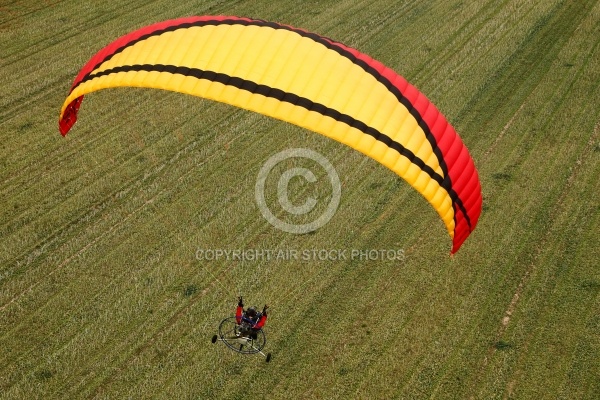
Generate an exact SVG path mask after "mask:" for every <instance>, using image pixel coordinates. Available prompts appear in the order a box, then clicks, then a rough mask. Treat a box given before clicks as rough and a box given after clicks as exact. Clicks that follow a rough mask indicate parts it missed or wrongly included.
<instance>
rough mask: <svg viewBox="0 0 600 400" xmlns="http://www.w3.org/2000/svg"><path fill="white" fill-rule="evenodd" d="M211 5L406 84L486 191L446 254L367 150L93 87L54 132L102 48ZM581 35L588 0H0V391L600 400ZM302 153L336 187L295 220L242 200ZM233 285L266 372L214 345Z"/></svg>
mask: <svg viewBox="0 0 600 400" xmlns="http://www.w3.org/2000/svg"><path fill="white" fill-rule="evenodd" d="M204 14H211V15H220V14H223V15H238V16H248V17H254V18H260V19H265V20H272V21H277V22H280V23H284V24H289V25H293V26H297V27H302V28H304V29H307V30H310V31H313V32H317V33H319V34H321V35H324V36H327V37H331V38H334V39H335V40H337V41H340V42H342V43H345V44H347V45H349V46H352V47H355V48H357V49H359V50H360V51H362V52H364V53H367V54H369V55H371V56H372V57H374V58H375V59H378V60H380V61H381V62H383V63H384V64H385V65H387V66H390V67H391V68H393V69H394V70H395V71H397V72H398V73H400V74H401V75H403V76H404V77H406V78H407V79H408V80H409V81H410V82H411V83H413V84H414V85H415V86H417V87H418V88H419V89H420V90H421V91H422V92H423V93H425V94H426V95H427V97H429V98H430V99H431V100H432V102H433V103H434V104H436V105H437V106H438V108H439V109H440V110H441V111H442V112H443V113H444V114H445V115H446V117H447V118H448V120H449V121H450V122H451V123H452V124H453V125H454V127H455V128H456V130H457V131H458V132H459V134H460V135H461V137H462V138H463V141H464V142H465V144H466V145H467V147H468V148H469V150H470V152H471V155H472V156H473V158H474V160H475V163H476V165H477V168H478V170H479V174H480V179H481V182H482V187H483V196H484V210H483V213H482V216H481V218H480V221H479V225H478V227H477V229H476V230H475V232H474V233H473V234H472V235H471V236H470V238H469V239H468V240H467V241H466V242H465V244H464V245H463V247H462V249H461V250H460V251H459V252H458V253H457V254H456V255H455V256H454V257H453V258H451V257H449V250H450V247H451V240H450V238H449V237H448V235H447V233H446V230H445V228H444V226H443V224H442V222H441V221H440V219H439V218H438V216H437V214H436V213H435V211H434V210H433V208H432V207H431V206H429V204H428V203H427V202H426V201H425V200H424V199H423V198H422V197H421V196H420V195H419V194H417V193H416V192H415V191H414V190H413V189H411V188H410V187H409V186H408V185H407V184H405V183H404V182H403V181H401V180H400V179H399V178H398V177H397V176H396V175H394V174H393V173H391V172H390V171H389V170H387V169H386V168H384V167H383V166H381V165H379V164H378V163H376V162H375V161H373V160H371V159H368V158H367V157H365V156H363V155H362V154H359V153H358V152H356V151H354V150H352V149H350V148H348V147H346V146H343V145H341V144H339V143H336V142H333V141H332V140H330V139H326V138H324V137H321V136H320V135H316V134H314V133H311V132H308V131H305V130H303V129H301V128H298V127H295V126H292V125H290V124H286V123H284V122H280V121H276V120H273V119H269V118H267V117H264V116H261V115H258V114H254V113H250V112H246V111H244V110H241V109H237V108H234V107H231V106H227V105H224V104H220V103H215V102H211V101H208V100H204V99H200V98H194V97H191V96H184V95H181V94H177V93H170V92H163V91H158V90H144V89H114V90H106V91H100V92H97V93H94V94H91V95H89V96H87V97H86V100H85V102H84V104H83V106H82V109H81V112H80V114H79V121H78V123H77V124H76V125H75V127H74V129H73V130H72V131H71V133H70V134H69V135H68V136H67V137H66V138H63V137H62V136H61V135H60V134H59V132H58V122H57V121H58V113H59V110H60V107H61V105H62V103H63V101H64V99H65V97H66V95H67V92H68V90H69V88H70V85H71V83H72V81H73V79H74V77H75V76H76V75H77V72H78V71H79V69H80V68H81V67H82V66H83V64H84V63H85V62H86V61H87V60H88V59H89V58H90V57H91V56H92V55H93V54H94V53H95V52H96V51H97V50H99V49H100V48H101V47H103V46H104V45H106V44H108V43H110V42H111V41H112V40H114V39H116V38H117V37H119V36H121V35H123V34H126V33H128V32H130V31H132V30H135V29H137V28H140V27H142V26H145V25H148V24H151V23H154V22H158V21H162V20H166V19H171V18H177V17H182V16H189V15H204ZM599 44H600V2H598V1H596V0H591V1H590V0H577V1H575V0H564V1H559V0H542V1H537V2H531V1H526V0H503V1H496V0H479V1H459V0H451V1H441V0H435V1H434V0H432V1H411V0H406V1H398V2H393V1H390V0H380V1H377V0H374V1H350V0H336V1H319V2H317V1H303V2H299V1H262V0H260V1H241V0H240V1H231V2H227V1H220V0H215V1H203V0H202V1H201V0H196V1H182V2H171V1H166V0H154V1H145V2H142V1H138V0H125V1H121V2H114V1H109V0H99V1H78V0H74V1H54V0H53V1H33V0H5V1H2V2H0V66H1V69H0V82H1V83H2V85H1V89H0V93H1V95H0V398H1V399H28V398H40V399H50V398H59V399H74V398H115V399H121V398H151V397H152V398H176V399H216V398H223V399H237V398H240V399H241V398H251V397H252V398H285V399H296V398H297V399H309V398H318V399H330V398H364V399H375V398H379V399H390V398H399V399H406V398H453V399H492V398H494V399H500V398H501V399H506V398H519V399H536V400H538V399H546V398H547V399H558V398H560V399H598V398H600V268H599V265H600V261H599V260H600V250H599V245H600V201H599V198H600V47H599ZM297 147H306V148H310V149H313V150H316V151H318V152H319V153H321V154H323V155H324V156H325V157H326V158H327V159H328V160H329V161H330V162H331V163H332V164H333V165H334V167H335V169H336V171H337V173H338V174H339V176H340V179H341V181H342V197H341V203H340V206H339V208H338V210H337V212H336V213H335V215H334V217H333V218H332V220H331V221H330V222H329V223H328V224H326V225H325V226H323V227H322V228H320V229H319V230H317V231H316V232H313V233H311V234H304V235H293V234H288V233H285V232H282V231H280V230H277V229H275V228H274V227H272V226H271V225H270V224H269V223H268V222H267V221H266V220H265V219H264V218H263V217H262V215H261V214H260V211H259V208H258V206H257V204H256V201H255V198H254V186H255V183H256V178H257V174H258V172H259V170H260V168H261V167H262V165H263V164H264V162H265V161H266V160H267V159H268V158H269V157H271V156H272V155H274V154H275V153H277V152H279V151H282V150H285V149H288V148H297ZM301 189H302V188H299V189H298V190H299V192H300V193H299V194H298V198H302V197H303V196H304V195H305V194H306V193H305V192H302V190H301ZM207 249H230V250H231V249H242V250H260V249H262V250H265V249H282V250H290V249H291V250H297V251H303V250H313V249H316V250H319V249H346V250H348V251H350V250H351V249H358V250H369V249H395V250H401V251H402V254H403V257H402V260H395V261H391V260H385V261H382V260H376V261H364V260H363V261H361V260H356V259H354V260H352V259H350V258H348V259H346V260H332V259H327V260H318V259H317V260H311V261H304V260H302V259H299V260H273V259H272V260H266V259H264V258H262V259H258V260H246V261H244V262H241V261H232V260H229V261H227V260H223V259H221V260H210V261H206V260H198V258H197V254H199V251H201V250H207ZM240 294H243V295H244V297H245V299H247V301H246V304H247V305H252V304H256V305H258V306H260V307H262V305H263V304H264V303H268V304H269V305H270V306H271V310H270V311H271V312H270V314H269V321H268V323H267V326H266V328H265V331H266V333H267V336H268V344H267V348H266V350H267V351H269V352H271V353H272V354H273V359H272V361H271V362H270V363H268V364H267V363H265V362H264V359H263V358H262V357H261V356H242V355H239V354H236V353H233V352H232V351H230V350H229V349H227V348H226V347H225V346H223V345H222V344H217V345H213V344H212V343H211V342H210V338H211V336H212V335H213V334H214V333H216V330H217V327H218V324H219V322H220V321H221V319H223V318H224V317H226V316H229V315H231V314H232V313H233V312H234V310H235V305H236V302H237V300H236V296H238V295H240Z"/></svg>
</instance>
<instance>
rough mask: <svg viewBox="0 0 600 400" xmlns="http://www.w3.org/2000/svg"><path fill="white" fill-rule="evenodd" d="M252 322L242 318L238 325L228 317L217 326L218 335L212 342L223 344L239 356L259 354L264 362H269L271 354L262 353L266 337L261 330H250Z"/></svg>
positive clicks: (233, 318) (235, 319)
mask: <svg viewBox="0 0 600 400" xmlns="http://www.w3.org/2000/svg"><path fill="white" fill-rule="evenodd" d="M252 325H253V322H252V321H251V320H250V319H248V318H246V317H245V316H242V317H241V319H240V323H239V324H238V321H237V318H236V317H228V318H225V319H224V320H223V321H221V324H219V334H218V335H214V336H213V337H212V342H213V343H216V342H217V340H220V341H222V342H223V343H225V345H226V346H227V347H229V348H230V349H231V350H233V351H235V352H237V353H241V354H256V353H260V354H261V355H262V356H263V357H265V359H266V361H267V362H269V361H271V353H267V354H265V353H263V351H262V350H263V348H264V347H265V345H266V344H267V337H266V336H265V332H264V331H263V330H262V329H252Z"/></svg>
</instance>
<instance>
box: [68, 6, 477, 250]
mask: <svg viewBox="0 0 600 400" xmlns="http://www.w3.org/2000/svg"><path fill="white" fill-rule="evenodd" d="M119 86H130V87H150V88H157V89H165V90H172V91H177V92H181V93H187V94H191V95H195V96H199V97H204V98H207V99H212V100H216V101H221V102H224V103H228V104H231V105H234V106H237V107H241V108H244V109H247V110H251V111H255V112H258V113H261V114H265V115H268V116H271V117H273V118H277V119H281V120H284V121H287V122H290V123H293V124H296V125H299V126H301V127H304V128H307V129H310V130H312V131H314V132H317V133H320V134H323V135H325V136H327V137H329V138H332V139H334V140H337V141H339V142H341V143H344V144H346V145H348V146H350V147H352V148H354V149H356V150H358V151H360V152H361V153H363V154H365V155H367V156H369V157H371V158H373V159H375V160H376V161H378V162H380V163H381V164H383V165H384V166H386V167H387V168H389V169H391V170H392V171H394V172H395V173H396V174H398V175H399V176H401V177H402V178H404V179H405V180H406V181H407V182H408V183H409V184H410V185H412V186H413V187H414V188H415V189H416V190H417V191H418V192H419V193H421V194H422V195H423V196H424V197H425V198H426V199H427V200H428V201H429V203H430V204H431V205H432V206H433V207H434V208H435V210H436V211H437V213H438V214H439V216H440V218H441V219H442V221H443V222H444V224H445V225H446V228H447V230H448V233H449V234H450V236H451V237H452V240H453V245H452V250H451V252H452V253H455V252H456V251H457V250H458V249H459V248H460V246H461V245H462V243H463V242H464V241H465V239H466V238H467V237H468V236H469V234H470V233H471V232H472V231H473V229H474V228H475V226H476V224H477V220H478V219H479V215H480V213H481V203H482V198H481V185H480V182H479V178H478V174H477V171H476V169H475V165H474V162H473V160H472V158H471V156H470V155H469V152H468V150H467V148H466V147H465V145H464V144H463V142H462V140H461V139H460V138H459V136H458V134H457V133H456V131H455V130H454V128H453V127H452V126H451V125H450V124H449V123H448V121H447V120H446V118H444V116H443V115H442V114H441V113H440V112H439V111H438V110H437V108H436V107H435V106H434V105H433V104H432V103H431V102H430V101H429V100H428V99H427V98H426V97H425V96H424V95H423V94H422V93H420V92H419V91H418V90H417V89H416V88H415V87H414V86H412V85H410V84H409V83H408V82H407V81H406V80H405V79H404V78H402V77H401V76H400V75H398V74H397V73H395V72H394V71H392V70H391V69H389V68H387V67H385V66H384V65H383V64H381V63H380V62H378V61H376V60H373V59H372V58H370V57H369V56H367V55H365V54H362V53H360V52H359V51H358V50H355V49H352V48H350V47H347V46H345V45H343V44H341V43H338V42H335V41H333V40H331V39H328V38H325V37H322V36H319V35H317V34H314V33H311V32H307V31H304V30H301V29H297V28H293V27H290V26H287V25H281V24H277V23H274V22H267V21H262V20H254V19H248V18H238V17H227V16H218V17H215V16H202V17H188V18H181V19H176V20H170V21H165V22H161V23H158V24H154V25H150V26H147V27H144V28H142V29H139V30H137V31H135V32H132V33H129V34H127V35H125V36H123V37H121V38H119V39H117V40H116V41H114V42H113V43H111V44H109V45H108V46H106V47H105V48H104V49H102V50H100V51H99V52H98V53H97V54H96V55H94V56H93V57H92V58H91V59H90V61H88V63H87V64H86V65H85V66H84V67H83V68H82V69H81V71H80V72H79V74H78V75H77V77H76V78H75V81H74V82H73V85H72V87H71V90H70V92H69V95H68V97H67V99H66V100H65V102H64V105H63V107H62V109H61V113H60V118H59V128H60V132H61V133H62V134H63V135H66V134H67V132H68V131H69V130H70V129H71V127H72V126H73V124H75V121H76V120H77V112H78V110H79V108H80V106H81V102H82V100H83V96H84V95H85V94H88V93H91V92H93V91H96V90H100V89H105V88H111V87H119Z"/></svg>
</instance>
